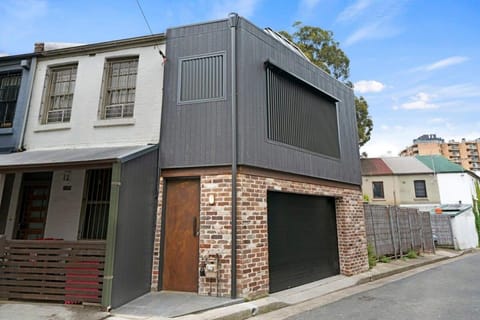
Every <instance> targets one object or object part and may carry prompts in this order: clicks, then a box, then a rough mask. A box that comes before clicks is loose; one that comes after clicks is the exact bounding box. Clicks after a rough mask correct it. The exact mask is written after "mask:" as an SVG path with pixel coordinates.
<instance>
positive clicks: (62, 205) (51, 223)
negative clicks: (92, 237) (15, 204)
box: [44, 170, 85, 240]
mask: <svg viewBox="0 0 480 320" xmlns="http://www.w3.org/2000/svg"><path fill="white" fill-rule="evenodd" d="M65 174H67V175H68V176H69V178H70V179H69V180H67V181H65V180H64V176H65ZM84 182H85V170H60V171H55V172H54V173H53V177H52V186H51V188H50V199H49V201H48V212H47V221H46V225H45V234H44V237H45V238H60V239H63V240H77V238H78V227H79V222H80V213H81V210H82V198H83V186H84Z"/></svg>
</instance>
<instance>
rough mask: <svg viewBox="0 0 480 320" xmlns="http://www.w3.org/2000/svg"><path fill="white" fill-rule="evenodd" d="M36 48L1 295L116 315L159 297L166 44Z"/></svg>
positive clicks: (10, 177) (3, 211) (5, 177)
mask: <svg viewBox="0 0 480 320" xmlns="http://www.w3.org/2000/svg"><path fill="white" fill-rule="evenodd" d="M37 49H38V50H37V52H36V57H37V64H36V67H35V70H34V71H35V75H34V81H33V86H32V90H31V96H30V98H29V99H30V105H29V109H28V112H27V113H26V114H27V117H26V119H27V121H26V127H25V128H24V132H25V133H24V137H23V140H22V141H21V144H22V147H21V150H24V151H22V152H16V153H11V154H5V155H2V157H0V173H1V174H0V178H1V179H0V181H1V182H2V197H1V200H2V202H1V206H0V218H1V219H0V221H1V222H2V223H1V224H0V225H1V226H2V230H0V232H1V233H2V234H3V235H4V238H5V239H6V240H4V241H6V243H5V244H4V247H5V248H6V249H5V252H7V255H8V257H9V259H8V260H7V262H6V265H7V269H5V270H4V271H5V272H4V273H3V274H2V277H3V278H2V283H7V284H8V286H2V289H4V290H2V293H4V294H5V296H6V298H21V299H34V300H35V299H40V300H52V301H65V302H69V303H78V302H93V303H98V304H102V305H103V306H105V307H115V306H118V305H120V304H123V303H125V302H126V301H129V300H131V299H132V298H135V297H137V296H139V295H141V294H143V293H146V292H148V291H149V289H150V277H151V256H152V250H153V227H152V225H154V223H155V219H154V218H155V210H156V198H157V194H156V193H157V191H156V190H157V178H156V176H157V172H158V169H157V167H158V166H157V158H158V147H157V146H158V141H159V134H160V115H161V106H162V87H163V57H162V56H161V55H160V54H159V50H160V51H161V50H165V45H164V36H163V35H157V36H147V37H140V38H133V39H126V40H119V41H111V42H105V43H99V44H92V45H81V46H75V47H68V48H63V49H57V50H44V49H43V50H42V45H38V46H37ZM28 251H30V253H27V252H28ZM35 252H38V254H36V253H35ZM50 252H59V254H58V255H57V256H55V255H54V254H50ZM32 254H34V257H32ZM67 257H68V258H67ZM39 266H43V267H48V268H49V270H50V272H51V273H52V275H51V276H50V278H51V279H47V280H50V281H49V282H48V281H47V283H46V284H45V285H39V283H38V280H40V279H39V271H40V270H39V269H38V267H39ZM70 269H72V271H71V272H70V271H69V270H70ZM42 271H43V272H49V271H48V270H47V271H45V270H42ZM50 272H49V273H50ZM69 274H72V277H69ZM84 274H87V275H89V276H90V277H91V278H89V279H87V280H85V279H84V280H83V281H82V280H81V278H82V277H81V276H82V275H84ZM20 278H22V279H28V281H26V280H25V281H20V282H18V279H20ZM47 278H48V277H47ZM42 280H43V279H42ZM3 281H6V282H3ZM15 281H17V284H18V285H15Z"/></svg>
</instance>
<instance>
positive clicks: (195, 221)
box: [193, 217, 200, 237]
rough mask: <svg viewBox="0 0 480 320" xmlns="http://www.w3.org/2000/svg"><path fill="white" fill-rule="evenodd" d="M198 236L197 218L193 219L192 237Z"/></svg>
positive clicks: (198, 225)
mask: <svg viewBox="0 0 480 320" xmlns="http://www.w3.org/2000/svg"><path fill="white" fill-rule="evenodd" d="M199 235H200V224H199V223H198V218H197V217H193V236H194V237H198V236H199Z"/></svg>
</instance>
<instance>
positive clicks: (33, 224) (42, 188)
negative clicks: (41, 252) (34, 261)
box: [17, 172, 52, 240]
mask: <svg viewBox="0 0 480 320" xmlns="http://www.w3.org/2000/svg"><path fill="white" fill-rule="evenodd" d="M51 182H52V174H51V173H50V172H39V173H25V174H24V175H23V186H22V196H21V198H20V199H21V203H20V216H19V223H18V229H17V239H24V240H35V239H41V238H43V233H44V231H45V222H46V220H47V211H48V199H49V197H50V185H51Z"/></svg>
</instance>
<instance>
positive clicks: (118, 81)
mask: <svg viewBox="0 0 480 320" xmlns="http://www.w3.org/2000/svg"><path fill="white" fill-rule="evenodd" d="M137 72H138V57H134V58H126V59H121V60H119V59H115V60H108V61H107V62H106V64H105V72H104V92H103V101H102V102H101V110H102V112H101V115H100V118H101V119H114V118H132V117H133V107H134V103H135V89H136V83H137Z"/></svg>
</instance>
